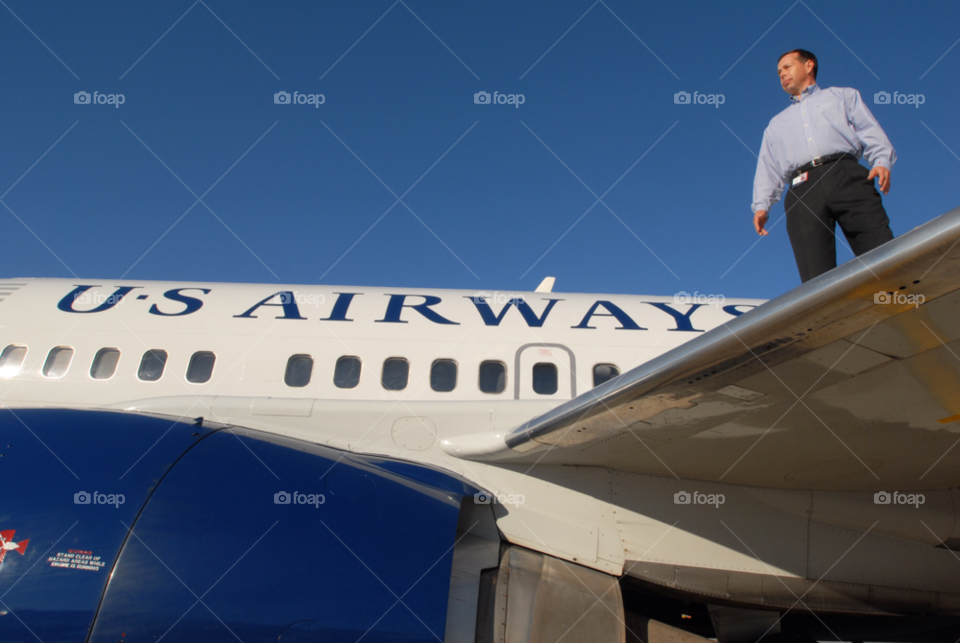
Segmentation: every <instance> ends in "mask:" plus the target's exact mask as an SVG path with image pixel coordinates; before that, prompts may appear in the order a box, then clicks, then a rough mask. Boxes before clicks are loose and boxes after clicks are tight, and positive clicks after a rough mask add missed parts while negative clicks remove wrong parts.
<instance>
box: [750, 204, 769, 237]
mask: <svg viewBox="0 0 960 643" xmlns="http://www.w3.org/2000/svg"><path fill="white" fill-rule="evenodd" d="M765 225H767V211H766V210H757V211H756V212H754V213H753V227H754V228H756V230H757V234H759V235H760V236H763V237H765V236H767V235H768V234H770V233H769V232H767V231H766V230H764V229H763V226H765Z"/></svg>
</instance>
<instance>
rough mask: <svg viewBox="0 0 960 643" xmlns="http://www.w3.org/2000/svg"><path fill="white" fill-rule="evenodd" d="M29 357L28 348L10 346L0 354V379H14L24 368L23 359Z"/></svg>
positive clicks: (16, 345)
mask: <svg viewBox="0 0 960 643" xmlns="http://www.w3.org/2000/svg"><path fill="white" fill-rule="evenodd" d="M26 356H27V347H26V346H20V345H19V344H10V345H9V346H7V347H6V348H4V349H3V352H2V353H0V377H14V376H16V375H18V374H19V373H20V369H21V368H23V359H24V358H25V357H26Z"/></svg>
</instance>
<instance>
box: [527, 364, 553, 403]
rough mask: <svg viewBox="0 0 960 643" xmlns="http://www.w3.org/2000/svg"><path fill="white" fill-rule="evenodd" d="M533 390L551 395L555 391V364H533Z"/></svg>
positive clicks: (540, 393) (538, 393) (539, 393)
mask: <svg viewBox="0 0 960 643" xmlns="http://www.w3.org/2000/svg"><path fill="white" fill-rule="evenodd" d="M533 392H534V393H536V394H537V395H553V394H554V393H556V392H557V366H556V365H555V364H546V363H540V364H534V365H533Z"/></svg>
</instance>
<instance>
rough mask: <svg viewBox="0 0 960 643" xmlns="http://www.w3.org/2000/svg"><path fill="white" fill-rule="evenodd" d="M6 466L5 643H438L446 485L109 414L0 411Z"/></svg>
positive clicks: (300, 450) (1, 592) (448, 514)
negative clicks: (194, 642) (188, 642)
mask: <svg viewBox="0 0 960 643" xmlns="http://www.w3.org/2000/svg"><path fill="white" fill-rule="evenodd" d="M0 453H2V457H0V481H2V489H3V496H2V500H0V532H2V533H4V534H5V535H6V536H9V537H8V538H7V537H6V536H5V540H6V541H8V542H9V543H11V544H10V545H7V546H5V555H4V560H3V562H2V563H0V641H4V642H6V641H36V640H37V639H40V640H43V641H44V642H45V643H54V642H57V641H71V642H74V641H76V642H82V641H105V642H106V641H109V642H110V643H116V642H117V641H126V642H138V641H143V642H150V643H156V642H157V641H160V640H162V639H166V640H170V641H183V640H203V641H207V642H214V641H236V640H237V639H240V640H242V641H244V642H245V643H252V642H254V641H264V642H266V641H277V640H280V641H282V642H287V641H314V642H321V641H329V642H333V641H344V640H351V641H355V640H358V639H360V638H362V639H363V640H365V641H370V642H376V641H404V642H413V641H433V640H437V639H440V640H442V638H443V635H444V626H445V621H446V612H447V595H448V590H449V587H450V577H451V564H452V556H453V547H454V543H455V538H456V529H457V519H458V514H459V511H460V506H461V500H462V499H463V498H464V497H465V496H471V495H473V494H474V493H475V492H476V491H477V490H476V489H475V488H473V487H471V486H469V485H468V484H465V483H464V482H463V481H461V480H459V479H456V478H454V477H452V476H449V475H447V474H444V473H442V472H439V471H436V470H433V469H430V468H426V467H422V466H417V465H412V464H409V463H403V462H397V461H392V460H386V459H382V458H374V457H364V456H358V455H354V454H349V453H344V452H341V451H336V450H333V449H329V448H325V447H321V446H317V445H314V444H308V443H305V442H301V441H296V440H291V439H287V438H283V437H278V436H275V435H270V434H265V433H261V432H257V431H250V430H246V429H238V428H223V427H220V426H213V427H211V426H208V425H204V424H203V423H200V422H193V423H191V422H189V421H177V420H175V419H165V418H162V417H153V416H143V415H134V414H128V413H123V412H110V411H78V410H59V409H33V410H15V411H14V410H3V411H0ZM11 531H12V532H14V533H13V534H12V535H11V534H10V532H11ZM24 541H27V544H26V545H25V546H20V545H19V543H23V542H24ZM21 550H22V553H21Z"/></svg>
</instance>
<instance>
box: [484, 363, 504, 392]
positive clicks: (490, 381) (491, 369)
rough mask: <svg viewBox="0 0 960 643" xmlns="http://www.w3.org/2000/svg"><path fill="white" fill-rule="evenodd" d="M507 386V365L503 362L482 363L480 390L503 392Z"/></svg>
mask: <svg viewBox="0 0 960 643" xmlns="http://www.w3.org/2000/svg"><path fill="white" fill-rule="evenodd" d="M505 388H507V367H506V366H504V364H503V362H483V363H481V364H480V390H481V391H482V392H484V393H503V390H504V389H505Z"/></svg>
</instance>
